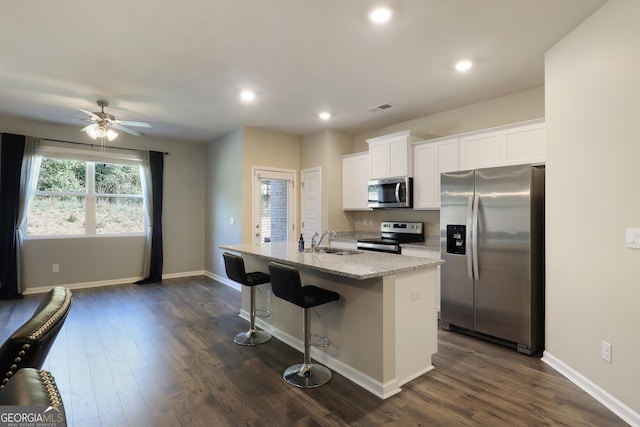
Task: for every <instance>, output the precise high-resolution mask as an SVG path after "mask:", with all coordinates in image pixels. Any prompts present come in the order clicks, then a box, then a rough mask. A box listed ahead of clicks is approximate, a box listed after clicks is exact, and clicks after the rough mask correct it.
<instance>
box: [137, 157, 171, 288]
mask: <svg viewBox="0 0 640 427" xmlns="http://www.w3.org/2000/svg"><path fill="white" fill-rule="evenodd" d="M149 164H150V168H151V192H152V194H153V196H152V199H153V217H152V218H151V222H152V228H151V267H150V270H149V277H146V278H144V279H142V280H139V281H137V282H136V284H138V285H143V284H147V283H156V282H161V281H162V263H163V251H162V193H163V183H164V153H161V152H158V151H149Z"/></svg>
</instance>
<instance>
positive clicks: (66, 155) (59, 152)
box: [22, 145, 148, 240]
mask: <svg viewBox="0 0 640 427" xmlns="http://www.w3.org/2000/svg"><path fill="white" fill-rule="evenodd" d="M42 159H43V160H44V159H58V160H77V161H82V162H85V174H86V182H85V185H86V188H85V192H60V191H38V190H37V189H36V187H37V186H34V189H33V191H32V194H30V198H32V197H34V196H43V195H45V196H70V197H83V198H84V201H85V202H84V214H85V218H84V219H85V232H84V233H83V234H37V235H34V234H28V222H29V221H28V219H27V221H25V224H24V226H23V230H22V232H23V236H24V239H25V240H47V239H49V240H59V239H78V238H103V237H132V236H141V237H144V236H145V235H146V233H145V230H146V229H147V227H148V224H147V218H146V215H145V214H144V212H143V215H142V219H143V228H142V230H141V231H138V232H124V233H97V232H96V225H97V209H96V206H97V200H98V199H99V198H100V197H117V198H139V199H141V200H142V205H143V209H144V205H145V196H144V190H142V193H141V194H105V193H96V192H95V164H96V163H107V164H117V165H129V166H138V168H140V167H141V165H142V159H141V158H140V154H138V153H137V152H135V151H134V152H130V153H121V152H115V151H105V150H104V149H101V150H100V151H99V152H98V151H95V150H82V149H76V148H69V147H61V146H58V145H43V146H42ZM38 175H39V174H38ZM38 178H39V176H38V177H35V178H34V179H35V180H36V182H37V179H38ZM140 179H141V180H142V177H140ZM141 185H142V182H141ZM30 203H31V200H30Z"/></svg>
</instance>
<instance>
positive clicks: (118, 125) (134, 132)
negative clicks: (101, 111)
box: [111, 123, 143, 136]
mask: <svg viewBox="0 0 640 427" xmlns="http://www.w3.org/2000/svg"><path fill="white" fill-rule="evenodd" d="M111 127H113V128H116V129H118V130H121V131H122V132H126V133H130V134H131V135H135V136H142V135H143V134H142V133H140V132H138V131H137V130H133V129H129V128H127V127H124V126H121V125H120V124H118V123H114V124H112V125H111Z"/></svg>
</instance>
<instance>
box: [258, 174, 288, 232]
mask: <svg viewBox="0 0 640 427" xmlns="http://www.w3.org/2000/svg"><path fill="white" fill-rule="evenodd" d="M253 176H254V180H253V190H252V193H253V194H252V195H253V197H252V200H253V203H252V205H253V206H252V212H253V214H252V217H253V227H254V229H253V243H254V244H257V243H269V242H293V241H294V240H295V239H294V236H295V234H296V227H295V210H294V206H295V192H294V191H293V189H294V188H295V176H296V174H295V171H293V170H286V169H273V168H263V167H256V166H254V167H253Z"/></svg>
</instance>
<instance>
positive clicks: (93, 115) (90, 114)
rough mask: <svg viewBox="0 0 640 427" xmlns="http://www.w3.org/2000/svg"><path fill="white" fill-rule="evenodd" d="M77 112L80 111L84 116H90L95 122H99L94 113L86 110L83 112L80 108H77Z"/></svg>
mask: <svg viewBox="0 0 640 427" xmlns="http://www.w3.org/2000/svg"><path fill="white" fill-rule="evenodd" d="M78 110H80V111H82V112H83V113H85V114H88V115H89V116H91V118H92V119H95V120H100V117H99V116H96V115H95V114H94V113H92V112H91V111H87V110H83V109H82V108H78Z"/></svg>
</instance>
